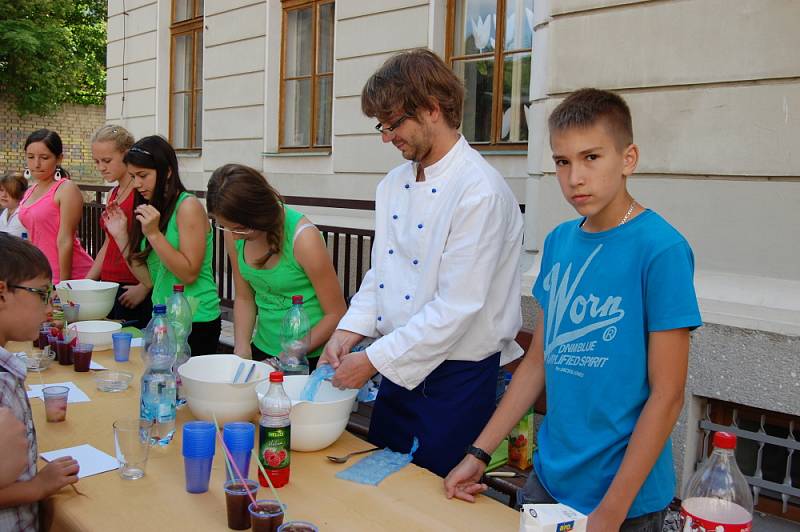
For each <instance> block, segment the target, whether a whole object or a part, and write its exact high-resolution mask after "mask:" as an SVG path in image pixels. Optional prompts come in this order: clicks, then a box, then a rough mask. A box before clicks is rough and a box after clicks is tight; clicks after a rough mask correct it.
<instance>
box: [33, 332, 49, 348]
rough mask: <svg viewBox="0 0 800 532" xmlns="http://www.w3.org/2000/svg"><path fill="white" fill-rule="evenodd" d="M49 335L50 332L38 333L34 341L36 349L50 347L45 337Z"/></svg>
mask: <svg viewBox="0 0 800 532" xmlns="http://www.w3.org/2000/svg"><path fill="white" fill-rule="evenodd" d="M49 335H50V331H39V339H38V340H37V341H36V347H38V348H39V349H44V348H45V347H47V346H48V345H50V344H49V343H48V341H47V337H48V336H49Z"/></svg>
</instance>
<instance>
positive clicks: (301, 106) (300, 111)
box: [283, 79, 311, 147]
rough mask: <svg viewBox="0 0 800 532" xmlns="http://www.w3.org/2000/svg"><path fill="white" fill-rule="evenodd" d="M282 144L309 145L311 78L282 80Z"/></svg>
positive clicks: (290, 145)
mask: <svg viewBox="0 0 800 532" xmlns="http://www.w3.org/2000/svg"><path fill="white" fill-rule="evenodd" d="M283 83H284V84H283V101H284V109H283V112H284V115H283V146H288V147H292V146H310V145H311V80H310V79H297V80H289V81H284V82H283Z"/></svg>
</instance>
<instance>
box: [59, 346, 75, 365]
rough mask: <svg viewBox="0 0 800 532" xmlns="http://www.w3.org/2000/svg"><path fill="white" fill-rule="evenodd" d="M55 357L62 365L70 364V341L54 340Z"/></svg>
mask: <svg viewBox="0 0 800 532" xmlns="http://www.w3.org/2000/svg"><path fill="white" fill-rule="evenodd" d="M56 358H58V363H59V364H61V365H62V366H69V365H70V364H72V343H71V342H70V341H69V340H56Z"/></svg>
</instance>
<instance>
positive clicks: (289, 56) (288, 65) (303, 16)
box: [284, 7, 314, 77]
mask: <svg viewBox="0 0 800 532" xmlns="http://www.w3.org/2000/svg"><path fill="white" fill-rule="evenodd" d="M312 22H313V19H312V8H310V7H308V8H305V9H295V10H293V11H289V12H288V13H287V14H286V40H285V46H286V48H285V50H284V54H285V75H286V77H295V76H310V75H311V68H312V65H313V64H314V63H313V59H314V58H313V49H314V46H313V45H314V43H313V41H312V35H313V32H312V26H311V24H312Z"/></svg>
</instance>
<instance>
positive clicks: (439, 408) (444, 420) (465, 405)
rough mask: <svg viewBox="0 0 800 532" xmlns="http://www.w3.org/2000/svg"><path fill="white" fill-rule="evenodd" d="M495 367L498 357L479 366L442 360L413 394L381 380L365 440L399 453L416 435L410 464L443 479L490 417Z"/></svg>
mask: <svg viewBox="0 0 800 532" xmlns="http://www.w3.org/2000/svg"><path fill="white" fill-rule="evenodd" d="M499 364H500V353H495V354H494V355H491V356H489V357H487V358H485V359H484V360H481V361H480V362H472V361H466V360H447V361H445V362H443V363H442V364H440V365H439V367H437V368H436V369H435V370H433V372H431V374H430V375H428V376H427V377H426V378H425V380H424V381H422V384H420V385H419V386H417V387H416V388H414V389H413V390H407V389H406V388H403V387H402V386H398V385H396V384H395V383H393V382H392V381H390V380H389V379H383V380H381V385H380V391H379V392H378V398H377V399H376V400H375V406H374V408H373V410H372V417H371V419H370V426H369V437H368V439H369V441H370V442H372V443H374V444H375V445H376V446H378V447H389V448H391V449H397V450H401V451H402V450H406V449H408V443H409V442H410V441H411V439H412V437H415V436H416V437H417V438H419V450H418V451H417V452H416V454H415V455H414V463H415V464H416V465H418V466H420V467H424V468H426V469H429V470H430V471H433V472H434V473H436V474H437V475H439V476H441V477H444V476H446V475H447V473H449V472H450V470H451V469H453V467H455V466H456V464H458V462H460V461H461V459H462V458H464V454H465V451H466V448H467V445H469V444H470V443H472V442H473V441H475V438H477V437H478V434H480V432H481V430H483V427H484V426H485V425H486V423H487V422H488V421H489V418H490V417H492V414H493V413H494V398H495V391H496V388H497V367H498V366H499Z"/></svg>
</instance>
